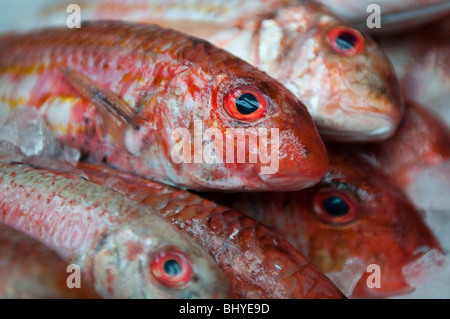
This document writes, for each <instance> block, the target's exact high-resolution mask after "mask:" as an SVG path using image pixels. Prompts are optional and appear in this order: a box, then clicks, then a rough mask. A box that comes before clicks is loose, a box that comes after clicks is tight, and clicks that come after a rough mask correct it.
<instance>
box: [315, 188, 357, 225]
mask: <svg viewBox="0 0 450 319" xmlns="http://www.w3.org/2000/svg"><path fill="white" fill-rule="evenodd" d="M313 208H314V211H315V212H316V214H317V215H318V216H319V218H321V219H322V220H323V221H325V222H327V223H330V224H345V223H348V222H350V221H352V220H354V219H355V218H356V217H357V216H358V212H359V204H358V201H357V200H356V199H355V198H354V196H353V195H352V194H351V193H350V192H349V191H347V190H330V189H322V190H319V191H318V192H317V193H316V194H314V198H313Z"/></svg>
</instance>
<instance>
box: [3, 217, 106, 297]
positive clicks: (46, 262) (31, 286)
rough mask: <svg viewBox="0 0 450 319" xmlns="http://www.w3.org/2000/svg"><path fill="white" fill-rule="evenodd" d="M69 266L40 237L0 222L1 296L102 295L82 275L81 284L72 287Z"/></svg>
mask: <svg viewBox="0 0 450 319" xmlns="http://www.w3.org/2000/svg"><path fill="white" fill-rule="evenodd" d="M68 267H69V264H68V263H67V262H65V261H64V260H63V259H61V257H59V256H58V255H57V254H56V253H55V252H53V251H52V250H51V249H49V248H48V247H46V246H44V245H43V244H41V243H40V242H38V241H37V240H35V239H32V238H31V237H29V236H27V235H25V234H23V233H21V232H19V231H17V230H15V229H13V228H11V227H8V226H5V225H3V224H0V298H1V299H36V298H37V299H49V298H51V299H85V298H89V299H90V298H99V297H98V295H97V293H96V292H95V291H94V290H93V288H92V287H91V286H90V285H89V284H88V283H87V282H86V281H85V280H82V279H83V278H81V282H80V286H79V287H72V288H69V287H68V284H67V283H68V282H69V283H72V281H71V280H70V278H69V277H70V276H71V274H72V272H73V270H72V269H71V268H68ZM68 269H69V271H68Z"/></svg>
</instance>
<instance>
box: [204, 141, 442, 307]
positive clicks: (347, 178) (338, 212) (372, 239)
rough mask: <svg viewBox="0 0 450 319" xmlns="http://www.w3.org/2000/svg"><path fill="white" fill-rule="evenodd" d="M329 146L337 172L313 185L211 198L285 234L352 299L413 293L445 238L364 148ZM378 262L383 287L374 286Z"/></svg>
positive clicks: (438, 258)
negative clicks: (363, 157)
mask: <svg viewBox="0 0 450 319" xmlns="http://www.w3.org/2000/svg"><path fill="white" fill-rule="evenodd" d="M328 150H329V154H330V170H329V172H328V173H327V175H326V176H325V177H324V178H323V179H322V181H321V182H320V183H318V184H317V185H316V186H314V187H312V188H310V189H307V190H303V191H297V192H290V193H289V192H285V193H265V194H262V193H249V194H240V195H233V196H228V195H226V194H218V193H215V194H212V195H211V198H213V199H216V200H218V201H219V202H221V203H225V204H228V205H229V206H231V207H233V208H235V209H236V210H238V211H240V212H242V213H244V214H246V215H248V216H251V217H253V218H255V219H256V220H258V221H260V222H261V223H263V224H265V225H267V226H268V227H270V228H272V229H274V230H275V231H276V232H278V233H279V234H280V235H282V236H284V237H285V238H286V239H287V240H288V241H289V242H290V243H292V244H293V245H294V246H295V247H297V248H298V249H300V250H301V251H302V252H304V253H305V254H306V255H307V256H308V258H310V259H311V261H312V262H313V263H314V264H315V265H316V266H317V267H318V268H319V269H320V270H322V271H323V272H324V273H325V274H327V275H328V276H329V277H330V278H332V279H333V282H335V283H336V285H337V286H338V287H339V288H340V289H341V290H342V291H343V292H344V293H345V294H346V295H347V296H351V297H353V298H374V297H375V298H385V297H389V296H393V295H401V294H406V293H408V292H411V291H413V290H414V289H415V287H416V286H417V280H418V279H424V280H428V279H429V278H431V277H432V276H431V275H430V274H432V273H433V272H435V273H438V269H441V267H442V264H443V263H444V260H445V257H444V254H443V251H442V248H441V246H440V243H439V242H438V240H437V239H436V238H435V237H434V235H433V233H432V232H431V231H430V230H429V229H428V227H427V226H426V224H425V223H424V221H423V220H422V216H421V215H420V214H419V212H418V211H417V209H416V208H415V207H414V206H413V204H412V203H411V201H410V200H409V199H408V198H407V197H406V195H405V194H404V193H403V192H402V191H401V189H400V188H398V187H396V186H395V184H393V183H391V182H390V179H389V178H388V177H387V176H385V175H382V174H380V173H379V172H377V171H376V170H375V169H374V167H373V166H371V165H369V164H368V163H367V162H365V161H363V160H361V158H359V156H358V155H357V153H354V154H350V153H349V152H348V151H344V152H343V151H341V150H339V148H334V149H333V148H328ZM426 261H428V263H426ZM421 264H422V265H426V266H422V267H421V266H420V265H421ZM371 265H376V266H378V267H379V268H378V269H379V275H380V277H379V280H380V281H379V284H380V286H379V287H374V286H369V284H368V282H373V278H374V277H373V276H371V275H373V272H374V268H369V266H370V267H373V266H371ZM425 278H427V279H425Z"/></svg>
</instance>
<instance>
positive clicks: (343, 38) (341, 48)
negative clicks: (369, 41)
mask: <svg viewBox="0 0 450 319" xmlns="http://www.w3.org/2000/svg"><path fill="white" fill-rule="evenodd" d="M327 40H328V43H329V45H330V46H331V48H332V49H333V50H334V51H336V52H337V53H340V54H342V55H346V56H352V55H357V54H359V53H361V52H362V50H363V49H364V46H365V41H364V37H363V36H362V34H361V33H360V32H359V31H358V30H356V29H353V28H350V27H335V28H333V29H331V31H329V32H328V36H327Z"/></svg>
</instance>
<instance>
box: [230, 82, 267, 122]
mask: <svg viewBox="0 0 450 319" xmlns="http://www.w3.org/2000/svg"><path fill="white" fill-rule="evenodd" d="M223 102H224V106H225V110H226V111H227V113H228V114H229V115H230V116H231V117H233V118H235V119H237V120H242V121H255V120H258V119H260V118H261V117H262V116H263V115H264V113H265V111H266V104H267V103H266V99H265V97H264V95H263V94H262V93H261V92H260V91H259V90H258V89H257V88H255V87H253V86H248V85H241V86H238V87H236V88H234V89H231V90H230V91H228V92H227V93H226V95H225V97H224V99H223Z"/></svg>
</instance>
